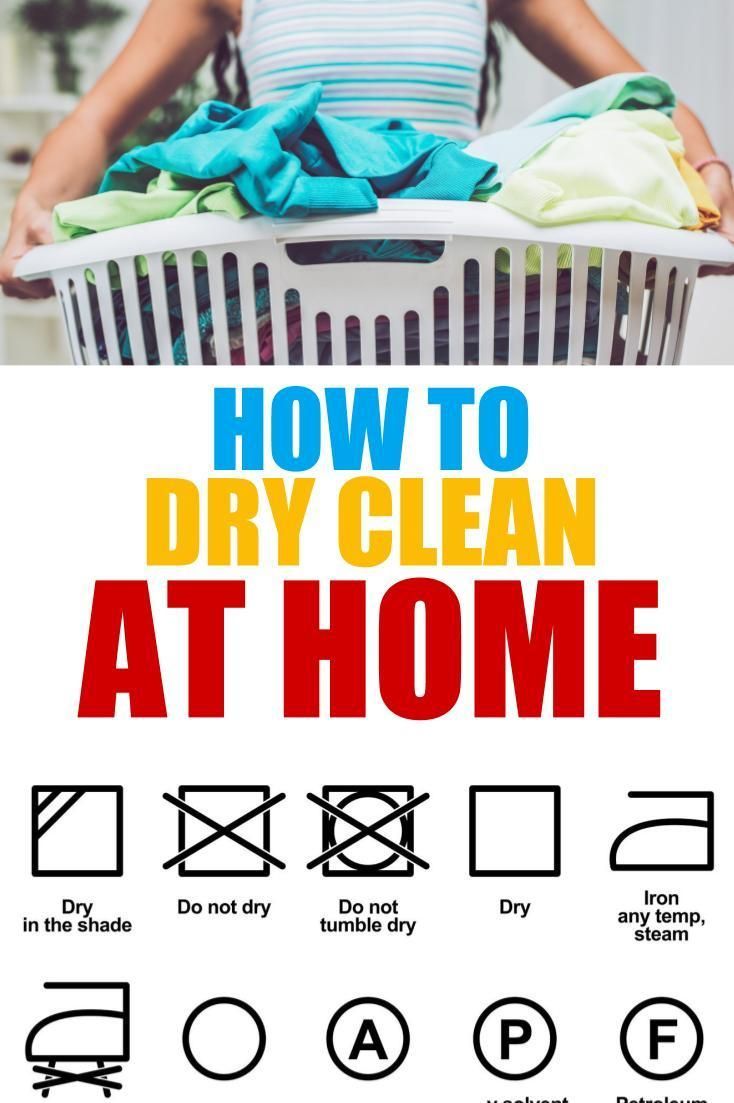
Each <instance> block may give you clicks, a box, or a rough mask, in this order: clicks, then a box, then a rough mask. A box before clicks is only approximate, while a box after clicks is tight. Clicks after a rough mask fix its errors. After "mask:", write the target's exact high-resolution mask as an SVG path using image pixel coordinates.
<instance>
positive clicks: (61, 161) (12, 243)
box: [0, 0, 242, 299]
mask: <svg viewBox="0 0 734 1103" xmlns="http://www.w3.org/2000/svg"><path fill="white" fill-rule="evenodd" d="M241 13H242V4H241V2H240V0H149V3H148V5H147V7H146V10H145V12H144V14H143V17H142V19H141V21H140V24H139V26H138V28H137V30H136V31H135V33H134V34H133V36H132V38H131V39H130V41H129V43H128V44H127V46H126V47H125V48H124V49H123V51H122V53H121V54H120V55H119V57H118V58H117V60H116V61H114V62H113V64H112V65H111V66H110V68H109V69H108V70H107V72H106V73H104V74H103V76H102V77H101V78H100V80H99V81H98V82H97V84H96V85H95V87H94V88H93V89H92V91H91V92H89V93H87V95H86V96H85V97H84V98H83V99H82V100H81V102H80V103H79V105H78V106H77V108H76V110H75V111H74V112H72V114H71V115H70V116H69V117H68V118H67V119H65V120H64V121H63V122H62V123H61V124H60V126H58V127H57V128H56V130H54V131H52V132H51V134H49V136H48V137H47V138H46V140H45V141H44V142H43V144H42V146H41V148H40V150H39V152H38V154H37V155H36V158H35V160H34V162H33V167H32V169H31V174H30V177H29V179H28V183H27V184H26V186H25V188H24V189H23V191H22V193H21V195H20V197H19V199H18V202H17V204H16V207H15V210H14V212H13V217H12V221H11V224H10V233H9V236H8V240H7V242H6V244H5V247H4V249H3V252H2V254H0V286H1V287H2V290H3V291H4V292H5V294H6V295H13V296H16V297H17V298H24V299H40V298H45V297H47V296H48V295H50V294H52V293H53V288H52V286H51V283H50V281H48V280H38V281H36V282H34V283H24V282H23V281H22V280H17V279H15V278H14V275H13V271H14V268H15V265H16V264H17V263H18V261H19V260H20V258H21V257H22V256H24V254H25V253H27V252H28V250H29V249H32V248H33V246H34V245H40V244H43V243H44V242H47V241H50V240H51V211H52V210H53V208H54V206H55V205H56V204H57V203H62V202H64V201H65V200H68V199H78V198H79V196H82V195H87V194H89V191H90V190H93V189H94V188H95V187H96V184H97V182H98V180H99V177H100V176H101V174H102V172H103V171H104V168H105V165H106V164H107V160H108V157H109V151H110V149H113V148H114V147H115V144H116V143H117V142H119V140H120V139H121V138H122V136H123V135H124V134H127V133H128V132H129V131H130V130H132V129H134V127H135V126H136V125H137V123H139V122H140V121H141V120H142V119H144V118H145V117H146V116H147V115H148V114H149V113H150V111H152V110H153V108H154V107H157V106H158V105H159V104H161V103H164V102H165V100H167V99H168V97H169V96H170V95H172V93H173V92H174V91H175V90H176V89H177V88H179V87H180V86H181V85H182V84H183V83H184V82H185V81H186V80H188V78H189V77H190V76H191V75H192V73H194V72H195V71H196V70H197V69H198V68H199V66H200V65H201V63H202V62H203V61H204V59H205V58H206V57H207V55H208V54H209V53H210V52H211V51H212V49H213V48H214V46H215V45H216V43H217V41H218V40H219V39H220V38H221V36H222V35H223V34H225V33H226V32H227V31H229V30H231V29H233V28H234V27H235V26H236V25H237V22H238V20H239V18H240V15H241Z"/></svg>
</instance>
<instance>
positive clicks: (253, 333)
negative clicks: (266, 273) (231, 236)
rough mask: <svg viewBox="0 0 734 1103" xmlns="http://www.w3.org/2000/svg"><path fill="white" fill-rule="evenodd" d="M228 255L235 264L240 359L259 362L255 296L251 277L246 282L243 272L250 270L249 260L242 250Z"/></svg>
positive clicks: (250, 362) (246, 361) (246, 362)
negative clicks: (240, 324) (240, 322)
mask: <svg viewBox="0 0 734 1103" xmlns="http://www.w3.org/2000/svg"><path fill="white" fill-rule="evenodd" d="M228 255H229V256H233V257H234V263H235V264H236V265H237V286H238V289H239V296H240V317H241V319H242V361H243V363H245V364H259V363H260V357H259V355H258V341H257V317H256V315H255V296H254V293H253V290H252V279H250V281H249V283H248V280H246V279H245V278H244V273H246V272H248V273H251V272H252V267H251V262H250V261H249V258H248V257H247V255H246V254H245V253H244V251H239V252H237V253H230V254H228Z"/></svg>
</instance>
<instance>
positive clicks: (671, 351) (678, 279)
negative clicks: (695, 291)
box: [663, 268, 686, 365]
mask: <svg viewBox="0 0 734 1103" xmlns="http://www.w3.org/2000/svg"><path fill="white" fill-rule="evenodd" d="M685 283H686V281H685V276H684V275H683V272H682V270H681V269H680V268H678V269H676V272H675V276H674V284H673V298H672V305H671V307H670V325H669V327H668V340H667V343H666V346H665V352H664V354H663V364H665V365H669V364H675V362H676V359H675V358H676V354H677V351H678V334H679V332H680V322H681V311H682V307H683V292H684V289H685Z"/></svg>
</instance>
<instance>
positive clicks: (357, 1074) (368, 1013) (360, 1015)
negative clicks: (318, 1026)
mask: <svg viewBox="0 0 734 1103" xmlns="http://www.w3.org/2000/svg"><path fill="white" fill-rule="evenodd" d="M409 1046H410V1031H409V1030H408V1024H407V1022H406V1021H405V1018H404V1016H403V1015H402V1013H401V1012H400V1011H398V1009H397V1007H393V1005H392V1004H391V1003H388V1002H387V1000H381V999H378V998H377V997H376V996H362V997H360V998H359V999H356V1000H350V1002H349V1003H345V1004H344V1006H343V1007H340V1008H339V1010H338V1011H337V1012H336V1014H335V1015H334V1016H333V1018H332V1020H331V1022H330V1023H329V1028H328V1030H327V1032H326V1048H327V1049H328V1051H329V1056H330V1057H331V1059H332V1061H333V1062H334V1064H335V1065H336V1067H337V1068H338V1069H341V1071H342V1072H345V1073H346V1074H347V1076H352V1077H353V1078H354V1079H355V1080H382V1079H383V1078H384V1077H385V1076H390V1075H391V1073H393V1072H395V1071H396V1070H397V1069H399V1068H400V1066H401V1065H402V1063H403V1061H404V1060H405V1058H406V1057H407V1056H408V1048H409Z"/></svg>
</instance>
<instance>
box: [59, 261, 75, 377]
mask: <svg viewBox="0 0 734 1103" xmlns="http://www.w3.org/2000/svg"><path fill="white" fill-rule="evenodd" d="M54 290H55V291H56V298H57V299H58V301H59V305H60V306H61V314H62V317H63V319H64V335H65V337H66V346H67V349H68V352H69V358H70V360H71V362H72V363H73V364H77V363H78V362H79V361H78V360H77V359H76V358H75V356H74V344H73V341H72V339H71V326H70V325H69V306H68V302H67V296H68V287H65V286H64V284H62V283H61V282H60V281H59V279H58V278H57V277H56V278H54Z"/></svg>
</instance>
